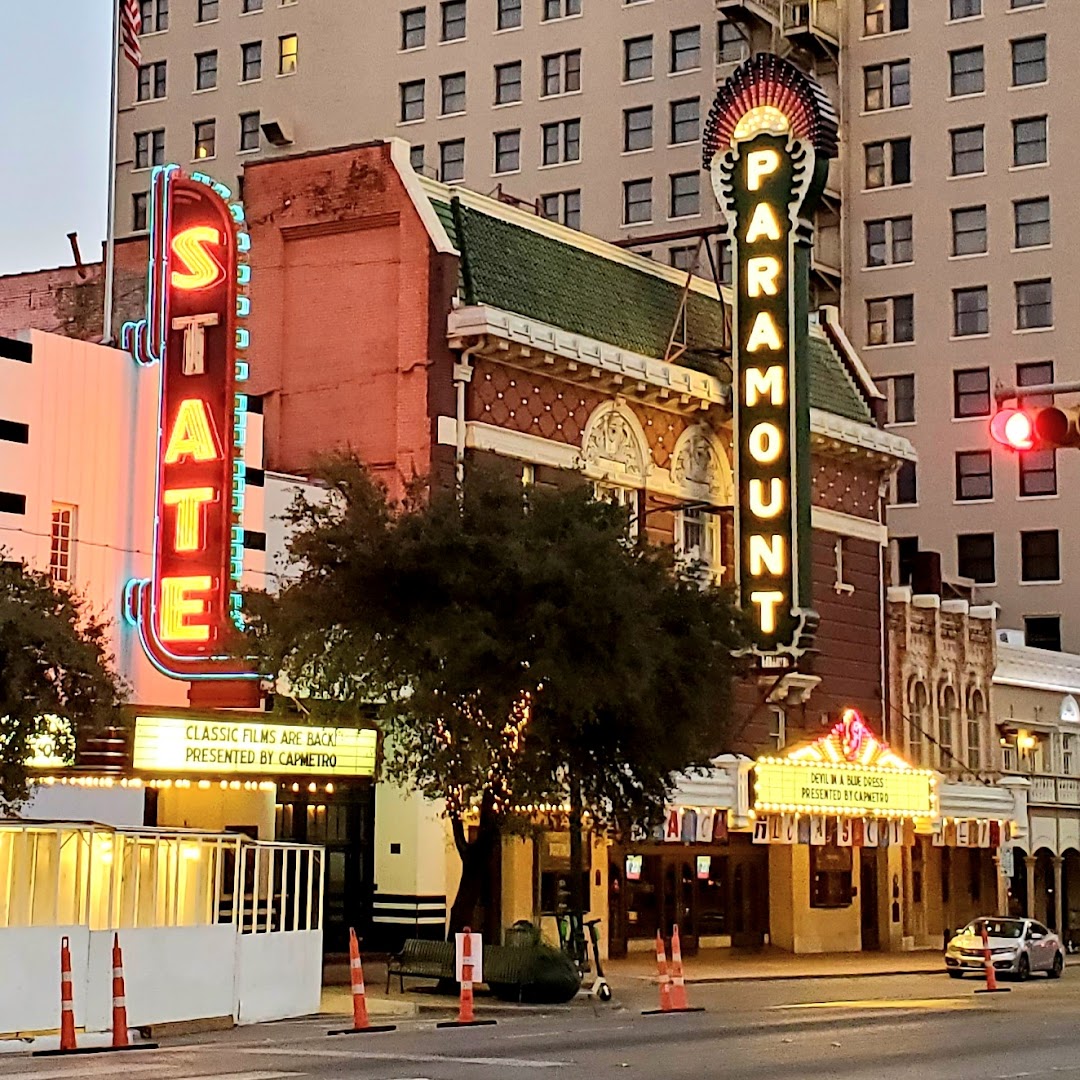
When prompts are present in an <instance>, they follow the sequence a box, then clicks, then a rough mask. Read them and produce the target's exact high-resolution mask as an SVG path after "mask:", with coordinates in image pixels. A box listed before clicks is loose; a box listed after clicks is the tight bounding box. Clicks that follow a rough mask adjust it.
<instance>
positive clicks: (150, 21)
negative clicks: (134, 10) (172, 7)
mask: <svg viewBox="0 0 1080 1080" xmlns="http://www.w3.org/2000/svg"><path fill="white" fill-rule="evenodd" d="M139 11H140V13H141V15H142V33H143V34H159V33H161V32H162V31H163V30H168V29H169V0H140V2H139Z"/></svg>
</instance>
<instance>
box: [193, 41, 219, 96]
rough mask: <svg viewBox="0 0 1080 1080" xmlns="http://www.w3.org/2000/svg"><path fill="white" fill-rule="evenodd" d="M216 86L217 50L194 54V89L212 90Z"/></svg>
mask: <svg viewBox="0 0 1080 1080" xmlns="http://www.w3.org/2000/svg"><path fill="white" fill-rule="evenodd" d="M215 86H217V50H216V49H215V50H213V51H212V52H204V53H196V54H195V89H196V90H213V88H214V87H215Z"/></svg>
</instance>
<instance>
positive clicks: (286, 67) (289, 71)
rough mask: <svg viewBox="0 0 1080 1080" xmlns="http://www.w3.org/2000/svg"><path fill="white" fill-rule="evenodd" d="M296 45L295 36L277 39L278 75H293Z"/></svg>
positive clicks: (296, 52) (290, 35) (287, 35)
mask: <svg viewBox="0 0 1080 1080" xmlns="http://www.w3.org/2000/svg"><path fill="white" fill-rule="evenodd" d="M297 55H298V43H297V40H296V35H295V34H286V35H285V36H284V37H279V38H278V74H279V75H295V74H296V61H297Z"/></svg>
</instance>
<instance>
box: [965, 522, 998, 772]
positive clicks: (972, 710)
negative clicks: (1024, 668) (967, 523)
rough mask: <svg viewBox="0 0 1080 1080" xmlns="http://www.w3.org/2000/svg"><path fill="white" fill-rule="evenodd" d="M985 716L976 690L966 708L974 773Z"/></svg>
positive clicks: (970, 765)
mask: <svg viewBox="0 0 1080 1080" xmlns="http://www.w3.org/2000/svg"><path fill="white" fill-rule="evenodd" d="M992 539H993V537H991V540H992ZM985 715H986V706H985V703H984V700H983V696H982V694H981V693H980V692H979V691H978V690H972V691H970V692H969V693H968V707H967V739H966V745H967V766H968V768H969V769H971V770H973V771H974V772H980V771H981V770H982V744H983V734H982V725H983V717H984V716H985Z"/></svg>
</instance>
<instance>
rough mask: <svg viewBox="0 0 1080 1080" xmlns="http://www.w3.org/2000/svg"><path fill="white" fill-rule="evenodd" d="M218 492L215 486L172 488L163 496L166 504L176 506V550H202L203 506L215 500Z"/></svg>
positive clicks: (174, 537)
mask: <svg viewBox="0 0 1080 1080" xmlns="http://www.w3.org/2000/svg"><path fill="white" fill-rule="evenodd" d="M216 495H217V492H216V491H214V489H213V488H208V487H201V488H171V489H170V490H168V491H166V492H165V494H164V495H163V496H162V498H163V500H164V502H165V505H166V506H175V507H176V529H175V530H174V532H173V548H174V549H175V550H176V551H202V548H203V530H202V520H203V515H202V508H203V504H204V503H208V502H213V501H214V498H215V496H216Z"/></svg>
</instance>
